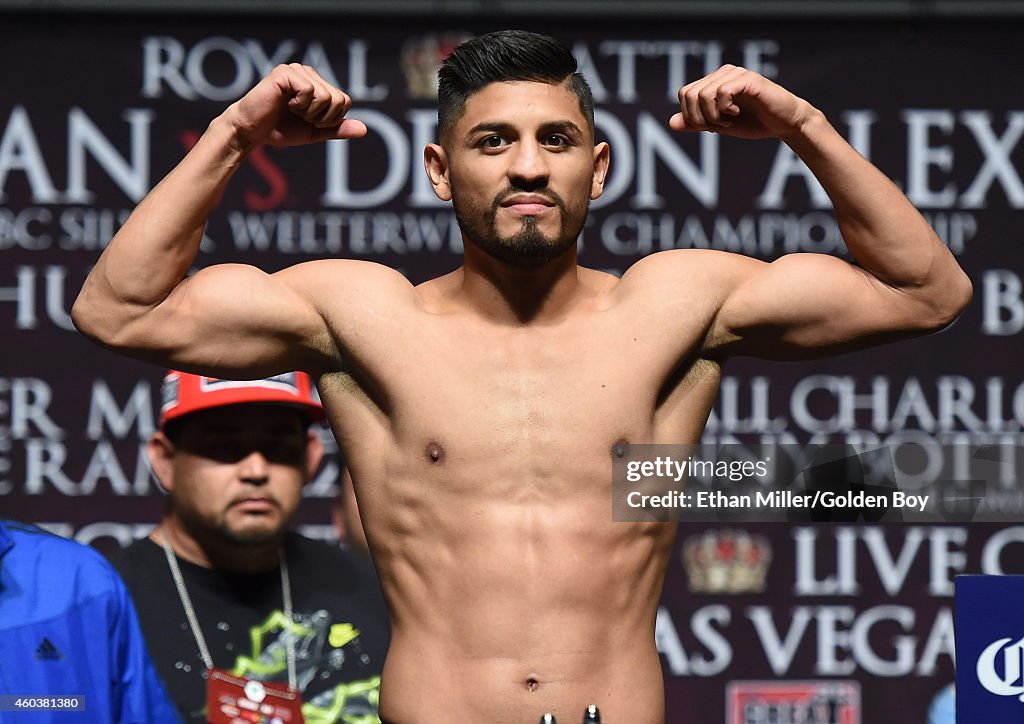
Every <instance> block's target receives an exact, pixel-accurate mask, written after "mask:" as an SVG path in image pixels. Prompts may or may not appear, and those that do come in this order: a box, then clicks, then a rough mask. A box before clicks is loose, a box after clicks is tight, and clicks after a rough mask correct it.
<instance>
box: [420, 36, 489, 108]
mask: <svg viewBox="0 0 1024 724" xmlns="http://www.w3.org/2000/svg"><path fill="white" fill-rule="evenodd" d="M472 37H473V36H472V35H470V34H468V33H456V32H451V33H441V34H437V33H430V34H428V35H420V36H418V37H414V38H410V39H409V40H407V41H406V42H405V45H403V46H402V72H403V73H404V74H405V86H406V91H407V92H408V94H409V97H410V98H419V99H423V100H428V99H433V98H437V69H438V68H440V67H441V61H442V60H444V59H445V58H447V57H448V55H449V54H450V53H451V52H452V50H454V49H455V46H457V45H459V44H461V43H463V42H465V41H467V40H469V39H470V38H472Z"/></svg>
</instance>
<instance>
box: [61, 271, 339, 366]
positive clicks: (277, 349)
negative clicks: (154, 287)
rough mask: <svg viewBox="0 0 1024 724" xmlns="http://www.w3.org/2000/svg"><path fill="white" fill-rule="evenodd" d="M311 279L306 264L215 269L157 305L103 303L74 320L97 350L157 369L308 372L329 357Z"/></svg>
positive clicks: (326, 335)
mask: <svg viewBox="0 0 1024 724" xmlns="http://www.w3.org/2000/svg"><path fill="white" fill-rule="evenodd" d="M316 279H317V274H316V273H315V272H313V271H312V270H311V269H309V267H308V266H299V267H293V268H290V269H286V270H284V271H281V272H278V273H276V274H267V273H265V272H263V271H261V270H259V269H257V268H255V267H252V266H247V265H241V264H221V265H215V266H211V267H208V268H205V269H202V270H201V271H199V272H196V273H195V274H193V275H191V276H189V277H186V278H185V279H183V280H182V281H181V282H180V283H178V284H177V285H176V286H175V287H174V288H173V289H172V291H171V292H170V293H169V294H168V295H167V296H166V297H165V298H164V299H163V300H162V301H160V302H159V303H156V304H152V305H150V304H145V303H140V302H133V301H131V300H118V299H116V297H111V298H110V301H109V302H107V303H102V302H101V303H100V304H99V306H98V307H96V308H95V309H94V310H93V312H92V314H91V315H90V316H91V319H89V320H87V321H84V323H83V320H79V319H76V322H77V323H79V327H80V328H81V329H82V331H83V332H85V333H86V334H88V335H89V336H90V337H93V338H94V339H96V340H97V341H99V342H100V343H102V344H104V345H105V346H108V347H111V348H113V349H116V350H117V351H119V352H124V353H127V354H130V355H131V356H134V357H138V358H140V359H144V360H146V361H149V362H153V363H155V364H159V365H162V366H164V367H171V368H175V369H185V370H196V371H202V372H204V373H207V374H217V375H220V376H225V377H230V376H252V377H257V376H265V375H269V374H274V373H277V372H284V371H289V370H294V369H305V370H311V371H315V370H317V369H318V368H322V367H323V366H324V365H325V364H327V363H328V362H329V361H330V359H331V358H332V357H333V356H334V355H336V354H337V352H336V348H335V347H334V345H332V344H331V337H330V334H329V332H328V329H327V326H326V323H325V322H324V319H323V317H322V315H321V314H320V313H319V310H318V307H317V305H316V303H315V294H316V291H317V281H316ZM98 296H100V297H101V298H102V297H103V296H104V295H98ZM106 307H109V309H107V312H108V313H109V317H108V318H106V319H103V317H104V309H105V308H106ZM97 318H98V319H97Z"/></svg>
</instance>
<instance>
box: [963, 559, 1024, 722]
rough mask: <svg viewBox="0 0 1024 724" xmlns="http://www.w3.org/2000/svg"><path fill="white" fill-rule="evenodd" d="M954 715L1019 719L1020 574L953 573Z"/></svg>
mask: <svg viewBox="0 0 1024 724" xmlns="http://www.w3.org/2000/svg"><path fill="white" fill-rule="evenodd" d="M956 720H957V721H958V722H965V723H966V722H985V723H986V724H1020V723H1021V722H1024V576H957V577H956Z"/></svg>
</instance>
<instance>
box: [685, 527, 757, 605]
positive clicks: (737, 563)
mask: <svg viewBox="0 0 1024 724" xmlns="http://www.w3.org/2000/svg"><path fill="white" fill-rule="evenodd" d="M771 561H772V548H771V544H770V543H769V542H768V539H767V538H765V537H764V536H760V535H751V534H750V533H748V532H747V531H745V530H708V531H705V532H703V533H701V534H699V535H693V536H690V537H689V538H687V539H686V541H684V543H683V566H684V567H685V568H686V574H687V577H688V578H689V581H690V591H691V592H692V593H760V592H762V591H764V589H765V580H766V578H767V577H768V567H769V566H770V565H771Z"/></svg>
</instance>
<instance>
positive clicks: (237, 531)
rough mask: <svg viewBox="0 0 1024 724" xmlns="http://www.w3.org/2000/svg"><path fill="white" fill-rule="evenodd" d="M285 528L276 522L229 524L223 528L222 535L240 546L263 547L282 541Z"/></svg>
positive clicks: (251, 521)
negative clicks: (265, 544)
mask: <svg viewBox="0 0 1024 724" xmlns="http://www.w3.org/2000/svg"><path fill="white" fill-rule="evenodd" d="M284 532H285V531H284V526H283V525H281V523H280V521H278V520H277V519H274V520H248V521H241V522H228V523H225V524H224V525H223V526H221V534H222V535H223V536H224V538H226V539H227V540H229V541H231V542H232V543H238V544H239V545H261V544H264V543H273V542H275V541H279V540H281V538H282V537H283V536H284Z"/></svg>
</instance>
